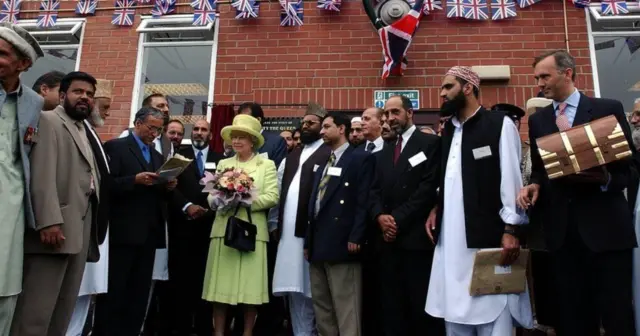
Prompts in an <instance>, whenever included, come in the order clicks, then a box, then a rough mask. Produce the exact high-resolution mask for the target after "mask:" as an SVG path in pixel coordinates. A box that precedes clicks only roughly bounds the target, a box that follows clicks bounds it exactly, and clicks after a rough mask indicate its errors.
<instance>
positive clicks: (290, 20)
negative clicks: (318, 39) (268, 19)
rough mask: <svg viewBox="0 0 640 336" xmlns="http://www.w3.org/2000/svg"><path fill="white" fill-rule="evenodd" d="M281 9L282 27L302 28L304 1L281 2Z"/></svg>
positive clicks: (288, 0) (286, 0)
mask: <svg viewBox="0 0 640 336" xmlns="http://www.w3.org/2000/svg"><path fill="white" fill-rule="evenodd" d="M280 8H281V10H280V25H281V26H283V27H292V26H302V20H303V19H304V8H303V4H302V0H280Z"/></svg>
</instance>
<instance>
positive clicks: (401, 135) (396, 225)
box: [370, 96, 444, 336]
mask: <svg viewBox="0 0 640 336" xmlns="http://www.w3.org/2000/svg"><path fill="white" fill-rule="evenodd" d="M384 109H385V112H386V113H388V114H389V123H390V125H391V127H392V128H393V129H394V130H395V132H396V134H398V140H397V141H396V142H395V143H389V144H388V145H387V146H384V149H383V150H382V152H380V153H378V154H376V155H379V156H378V158H377V160H376V161H377V164H376V173H375V180H374V183H373V186H372V188H371V193H370V198H371V204H372V205H371V219H373V220H374V221H375V222H376V224H377V227H378V231H377V235H376V236H377V238H376V241H375V242H374V243H375V244H376V245H377V249H378V251H379V253H378V255H379V257H378V260H379V265H378V275H379V284H378V285H379V293H380V300H381V307H382V310H381V313H382V316H381V317H382V324H383V330H384V335H385V336H394V335H398V336H400V335H402V336H405V335H427V334H432V335H442V334H444V324H443V322H442V320H440V319H435V318H433V317H430V316H429V315H427V314H426V313H425V312H424V302H425V298H426V297H427V288H428V284H429V273H430V269H431V260H432V259H433V244H431V242H429V238H428V237H427V233H426V232H425V230H424V223H425V221H426V219H427V216H428V211H429V209H431V208H433V206H435V204H436V188H437V187H438V180H437V175H436V173H437V169H438V165H439V164H440V140H439V138H438V137H437V136H435V135H431V134H424V133H421V132H419V131H418V130H417V128H416V126H415V125H414V123H413V108H412V105H411V101H410V100H409V98H407V97H405V96H393V97H391V98H389V99H388V100H387V102H386V103H385V107H384Z"/></svg>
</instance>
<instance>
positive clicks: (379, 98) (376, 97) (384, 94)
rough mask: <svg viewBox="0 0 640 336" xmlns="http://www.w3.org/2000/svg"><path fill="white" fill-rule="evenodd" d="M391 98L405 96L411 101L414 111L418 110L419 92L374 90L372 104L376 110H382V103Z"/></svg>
mask: <svg viewBox="0 0 640 336" xmlns="http://www.w3.org/2000/svg"><path fill="white" fill-rule="evenodd" d="M393 96H405V97H407V98H409V100H411V104H412V105H413V108H414V109H419V108H420V91H418V90H376V91H374V92H373V103H374V105H375V107H377V108H384V103H385V102H386V101H387V99H389V98H391V97H393Z"/></svg>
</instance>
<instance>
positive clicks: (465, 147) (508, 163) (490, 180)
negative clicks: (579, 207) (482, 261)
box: [425, 67, 533, 336]
mask: <svg viewBox="0 0 640 336" xmlns="http://www.w3.org/2000/svg"><path fill="white" fill-rule="evenodd" d="M479 86H480V79H479V77H478V75H477V74H476V73H475V72H473V71H472V70H471V69H470V68H468V67H453V68H452V69H450V70H449V71H448V72H447V74H446V76H445V78H444V80H443V83H442V88H441V93H440V95H441V97H442V98H443V100H444V103H443V108H442V109H443V111H445V112H448V113H450V114H452V115H453V117H452V118H451V119H450V120H449V121H448V122H447V124H446V125H445V128H444V131H443V133H442V139H443V158H444V157H447V160H446V161H444V162H443V164H442V167H443V172H442V174H441V184H440V194H441V195H440V201H439V203H438V206H437V209H434V211H432V213H431V215H430V216H429V220H428V221H427V227H426V229H427V233H428V234H429V236H430V237H431V239H432V240H434V241H436V242H437V246H436V250H435V254H434V259H433V266H432V269H431V279H430V283H429V292H428V295H427V302H426V307H425V310H426V312H427V313H428V314H430V315H432V316H434V317H441V318H444V320H445V323H446V328H447V335H448V336H467V335H468V336H472V335H478V336H504V335H511V334H512V330H513V326H514V324H513V320H514V319H515V320H516V321H517V322H518V323H519V324H522V325H523V326H525V327H531V326H532V319H533V317H532V314H531V304H530V302H529V294H528V293H527V292H524V293H522V294H498V295H483V296H471V295H470V294H469V286H470V282H471V277H472V272H473V264H474V259H475V254H476V252H477V251H479V250H480V249H487V248H499V247H502V248H503V263H504V265H508V264H510V263H512V262H513V261H515V260H516V259H517V257H518V253H519V249H520V245H519V241H518V238H517V237H518V236H519V230H518V225H521V224H525V223H526V222H527V218H526V216H525V215H524V214H523V212H522V211H521V210H520V209H517V208H516V196H517V195H518V192H519V191H520V189H521V188H522V177H521V173H520V157H521V155H520V152H521V146H520V136H519V134H518V131H517V129H516V127H515V124H514V123H513V121H511V119H509V118H508V117H506V116H505V115H504V113H501V112H495V111H488V110H486V109H484V108H483V107H482V106H480V104H479V103H478V95H479ZM447 149H448V150H447ZM445 167H446V168H445ZM479 190H482V194H480V193H479ZM436 214H437V215H436ZM436 218H437V219H438V221H437V224H436Z"/></svg>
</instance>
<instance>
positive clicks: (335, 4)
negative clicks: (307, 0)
mask: <svg viewBox="0 0 640 336" xmlns="http://www.w3.org/2000/svg"><path fill="white" fill-rule="evenodd" d="M340 5H342V0H318V8H320V9H325V10H328V11H332V12H339V11H340Z"/></svg>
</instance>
